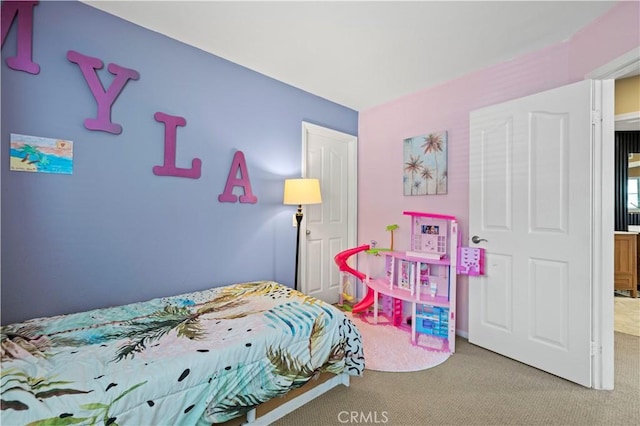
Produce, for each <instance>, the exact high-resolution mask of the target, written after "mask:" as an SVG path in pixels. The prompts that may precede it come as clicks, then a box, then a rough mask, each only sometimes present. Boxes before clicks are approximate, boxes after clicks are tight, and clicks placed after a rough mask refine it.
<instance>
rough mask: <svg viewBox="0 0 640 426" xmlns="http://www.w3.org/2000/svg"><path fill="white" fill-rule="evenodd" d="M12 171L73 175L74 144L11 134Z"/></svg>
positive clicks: (62, 140)
mask: <svg viewBox="0 0 640 426" xmlns="http://www.w3.org/2000/svg"><path fill="white" fill-rule="evenodd" d="M9 150H10V154H9V156H10V168H9V169H10V170H14V171H19V172H41V173H62V174H68V175H70V174H72V173H73V142H72V141H68V140H64V139H52V138H44V137H40V136H27V135H18V134H14V133H12V134H11V143H10V148H9Z"/></svg>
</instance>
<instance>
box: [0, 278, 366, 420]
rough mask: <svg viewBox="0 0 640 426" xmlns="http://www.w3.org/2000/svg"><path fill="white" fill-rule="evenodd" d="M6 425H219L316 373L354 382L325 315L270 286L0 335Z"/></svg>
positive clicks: (358, 364) (334, 324)
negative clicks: (343, 376)
mask: <svg viewBox="0 0 640 426" xmlns="http://www.w3.org/2000/svg"><path fill="white" fill-rule="evenodd" d="M1 335H2V370H1V375H2V377H1V380H2V381H1V386H2V387H1V396H2V398H1V399H2V411H1V416H0V423H2V424H3V425H27V424H29V425H76V424H78V425H93V424H101V425H136V426H138V425H195V424H211V423H218V422H224V421H227V420H229V419H232V418H234V417H237V416H239V415H242V414H245V413H246V412H247V411H249V410H250V409H252V408H254V407H255V406H257V405H258V404H260V403H262V402H264V401H267V400H269V399H272V398H276V397H279V396H282V395H284V394H286V393H287V392H288V391H289V390H290V389H293V388H296V387H299V386H301V385H303V384H304V383H306V382H307V381H309V380H310V379H311V378H313V377H315V376H316V375H318V374H320V373H322V372H332V373H336V374H338V373H342V372H345V373H348V374H350V375H355V376H359V375H361V374H362V372H363V369H364V354H363V350H362V339H361V336H360V334H359V332H358V330H357V329H356V327H355V326H354V325H353V323H351V321H350V320H349V319H348V318H347V317H345V316H344V314H342V312H340V311H339V310H337V309H336V308H334V307H333V306H331V305H329V304H327V303H324V302H322V301H320V300H318V299H315V298H312V297H309V296H305V295H304V294H302V293H299V292H297V291H294V290H291V289H290V288H288V287H285V286H282V285H280V284H278V283H275V282H271V281H262V282H254V283H243V284H235V285H232V286H227V287H219V288H213V289H210V290H204V291H200V292H194V293H189V294H183V295H180V296H174V297H166V298H157V299H153V300H150V301H148V302H141V303H134V304H130V305H124V306H119V307H113V308H104V309H96V310H92V311H88V312H82V313H77V314H70V315H61V316H56V317H50V318H39V319H34V320H29V321H25V322H22V323H17V324H11V325H6V326H3V327H2V328H1Z"/></svg>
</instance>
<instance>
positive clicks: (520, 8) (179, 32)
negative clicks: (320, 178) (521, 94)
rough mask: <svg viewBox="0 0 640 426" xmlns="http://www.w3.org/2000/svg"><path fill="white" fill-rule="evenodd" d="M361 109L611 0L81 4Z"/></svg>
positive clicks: (524, 44)
mask: <svg viewBox="0 0 640 426" xmlns="http://www.w3.org/2000/svg"><path fill="white" fill-rule="evenodd" d="M84 3H87V4H90V5H91V6H94V7H96V8H98V9H101V10H104V11H106V12H109V13H111V14H113V15H116V16H119V17H121V18H124V19H126V20H128V21H131V22H133V23H136V24H138V25H140V26H142V27H145V28H148V29H150V30H153V31H156V32H159V33H162V34H165V35H167V36H169V37H172V38H174V39H176V40H179V41H182V42H184V43H187V44H190V45H192V46H196V47H198V48H200V49H202V50H204V51H207V52H210V53H213V54H215V55H217V56H220V57H222V58H225V59H228V60H230V61H232V62H235V63H237V64H240V65H243V66H245V67H247V68H250V69H252V70H255V71H257V72H260V73H262V74H265V75H267V76H270V77H273V78H275V79H277V80H280V81H283V82H285V83H288V84H290V85H292V86H295V87H298V88H300V89H303V90H306V91H308V92H311V93H313V94H316V95H318V96H321V97H323V98H326V99H329V100H331V101H334V102H336V103H338V104H341V105H344V106H347V107H350V108H352V109H354V110H357V111H362V110H364V109H367V108H370V107H373V106H376V105H380V104H383V103H385V102H388V101H391V100H393V99H396V98H399V97H402V96H404V95H407V94H410V93H414V92H417V91H419V90H421V89H425V88H428V87H431V86H434V85H437V84H440V83H443V82H445V81H447V80H451V79H453V78H456V77H459V76H462V75H464V74H467V73H470V72H473V71H475V70H479V69H482V68H484V67H487V66H489V65H492V64H495V63H498V62H503V61H507V60H510V59H512V58H515V57H517V56H519V55H521V54H523V53H526V52H530V51H533V50H537V49H540V48H542V47H544V46H547V45H551V44H555V43H558V42H562V41H566V40H568V39H569V38H570V37H571V36H572V35H574V34H575V33H576V32H577V31H578V30H579V29H580V28H582V27H584V26H585V25H586V24H588V23H589V22H592V21H593V20H595V19H596V18H597V17H598V16H600V15H602V14H603V13H605V12H606V11H607V10H608V9H609V8H611V7H612V6H613V5H614V4H615V1H464V2H463V1H410V2H400V1H386V2H383V1H354V2H342V1H333V2H329V1H317V2H311V1H284V2H271V1H254V2H248V1H177V0H174V1H132V0H118V1H113V0H112V1H94V0H89V1H84Z"/></svg>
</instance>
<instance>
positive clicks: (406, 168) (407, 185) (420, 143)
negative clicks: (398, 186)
mask: <svg viewBox="0 0 640 426" xmlns="http://www.w3.org/2000/svg"><path fill="white" fill-rule="evenodd" d="M403 160H404V163H403V170H402V181H403V187H404V195H438V194H446V193H447V180H448V172H447V132H446V131H441V132H433V133H427V134H425V135H421V136H415V137H412V138H407V139H405V140H404V147H403Z"/></svg>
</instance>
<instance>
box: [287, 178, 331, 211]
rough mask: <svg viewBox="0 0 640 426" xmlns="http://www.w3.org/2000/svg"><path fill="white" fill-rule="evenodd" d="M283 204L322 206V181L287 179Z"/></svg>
mask: <svg viewBox="0 0 640 426" xmlns="http://www.w3.org/2000/svg"><path fill="white" fill-rule="evenodd" d="M282 203H283V204H297V205H301V204H320V203H322V195H321V194H320V181H319V180H318V179H285V180H284V197H283V201H282Z"/></svg>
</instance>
